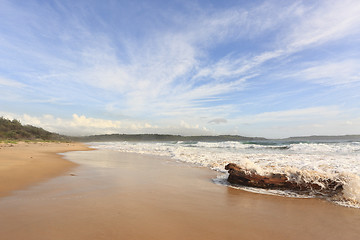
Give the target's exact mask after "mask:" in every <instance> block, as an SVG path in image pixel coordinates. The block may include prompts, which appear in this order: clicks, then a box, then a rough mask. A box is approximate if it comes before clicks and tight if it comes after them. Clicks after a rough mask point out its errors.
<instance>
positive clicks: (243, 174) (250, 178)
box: [225, 163, 343, 195]
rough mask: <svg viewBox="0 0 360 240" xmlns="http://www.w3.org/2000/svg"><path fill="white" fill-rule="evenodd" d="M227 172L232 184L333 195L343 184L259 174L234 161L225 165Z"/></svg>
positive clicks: (331, 181) (328, 180)
mask: <svg viewBox="0 0 360 240" xmlns="http://www.w3.org/2000/svg"><path fill="white" fill-rule="evenodd" d="M225 169H226V170H228V172H229V177H228V182H230V183H232V184H237V185H242V186H248V187H257V188H265V189H281V190H293V191H301V192H311V193H315V194H316V193H319V194H326V195H335V194H337V193H339V192H341V191H342V189H343V185H342V183H340V182H336V181H334V180H331V179H325V180H321V179H320V180H317V182H316V183H315V182H305V181H301V180H298V181H294V180H290V179H288V177H287V175H285V174H270V175H267V176H261V175H259V174H257V173H256V171H246V170H245V169H242V168H241V167H239V166H238V165H236V164H234V163H229V164H228V165H226V166H225Z"/></svg>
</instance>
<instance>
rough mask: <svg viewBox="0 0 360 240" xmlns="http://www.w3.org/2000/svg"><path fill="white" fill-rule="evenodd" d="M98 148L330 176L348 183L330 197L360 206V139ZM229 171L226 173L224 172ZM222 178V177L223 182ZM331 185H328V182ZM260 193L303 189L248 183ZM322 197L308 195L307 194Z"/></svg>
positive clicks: (317, 178) (309, 178) (294, 176)
mask: <svg viewBox="0 0 360 240" xmlns="http://www.w3.org/2000/svg"><path fill="white" fill-rule="evenodd" d="M89 145H90V146H91V147H93V148H99V149H112V150H116V151H120V152H133V153H140V154H152V155H159V156H168V157H170V158H173V159H176V160H180V161H183V162H187V163H191V164H196V165H199V166H203V167H207V168H210V169H212V170H215V171H218V172H221V173H226V170H225V168H224V167H225V165H227V164H228V163H235V164H237V165H239V166H240V167H241V168H244V169H247V170H249V171H256V172H257V173H258V174H259V175H268V174H273V173H275V174H276V173H279V174H286V175H287V177H288V178H289V179H291V180H294V181H302V182H312V183H318V184H319V185H320V186H321V184H323V180H325V179H330V180H333V181H336V182H339V183H341V184H342V185H343V191H342V193H341V194H338V195H335V196H331V197H329V196H324V197H326V198H327V199H328V200H330V201H332V202H334V203H337V204H341V205H344V206H350V207H356V208H360V175H359V174H360V143H359V142H338V143H294V142H290V143H287V142H271V141H267V142H196V141H189V142H181V141H179V142H102V143H90V144H89ZM222 178H224V179H225V177H224V175H223V177H222ZM220 182H221V181H220ZM324 187H325V186H324ZM245 190H248V191H256V192H260V193H268V194H276V195H285V196H291V197H294V196H298V197H304V195H302V194H300V195H299V194H298V193H293V192H291V193H290V192H286V191H278V190H271V191H270V190H259V189H251V188H247V189H245ZM313 196H317V197H319V194H316V192H315V191H314V192H313V193H310V194H308V195H307V196H306V197H313Z"/></svg>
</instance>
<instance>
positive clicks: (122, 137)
mask: <svg viewBox="0 0 360 240" xmlns="http://www.w3.org/2000/svg"><path fill="white" fill-rule="evenodd" d="M73 139H74V140H77V141H81V142H105V141H164V142H165V141H198V142H199V141H204V142H219V141H220V142H221V141H265V140H267V139H266V138H260V137H244V136H235V135H219V136H181V135H166V134H104V135H93V136H86V137H73Z"/></svg>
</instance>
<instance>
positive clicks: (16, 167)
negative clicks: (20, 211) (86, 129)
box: [0, 142, 88, 197]
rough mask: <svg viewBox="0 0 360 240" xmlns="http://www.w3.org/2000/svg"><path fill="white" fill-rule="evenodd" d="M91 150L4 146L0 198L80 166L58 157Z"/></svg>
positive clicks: (0, 158) (39, 144) (57, 145)
mask: <svg viewBox="0 0 360 240" xmlns="http://www.w3.org/2000/svg"><path fill="white" fill-rule="evenodd" d="M87 149H88V148H87V147H86V146H85V145H83V144H81V143H56V142H53V143H48V142H36V143H35V142H33V143H25V142H19V143H17V144H9V143H8V144H5V143H0V197H1V196H5V195H7V194H9V193H11V192H12V191H14V190H18V189H22V188H25V187H27V186H30V185H32V184H34V183H37V182H40V181H43V180H45V179H48V178H50V177H54V176H58V175H61V174H63V173H65V172H66V171H69V170H70V169H71V168H72V167H74V166H76V164H75V163H73V162H70V161H67V160H65V159H63V158H61V156H60V155H57V154H56V153H61V152H68V151H75V150H87Z"/></svg>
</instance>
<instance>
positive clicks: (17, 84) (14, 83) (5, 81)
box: [0, 76, 26, 88]
mask: <svg viewBox="0 0 360 240" xmlns="http://www.w3.org/2000/svg"><path fill="white" fill-rule="evenodd" d="M0 85H2V86H5V87H15V88H24V87H25V86H26V85H25V84H23V83H20V82H18V81H15V80H11V79H8V78H3V77H1V76H0Z"/></svg>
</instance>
